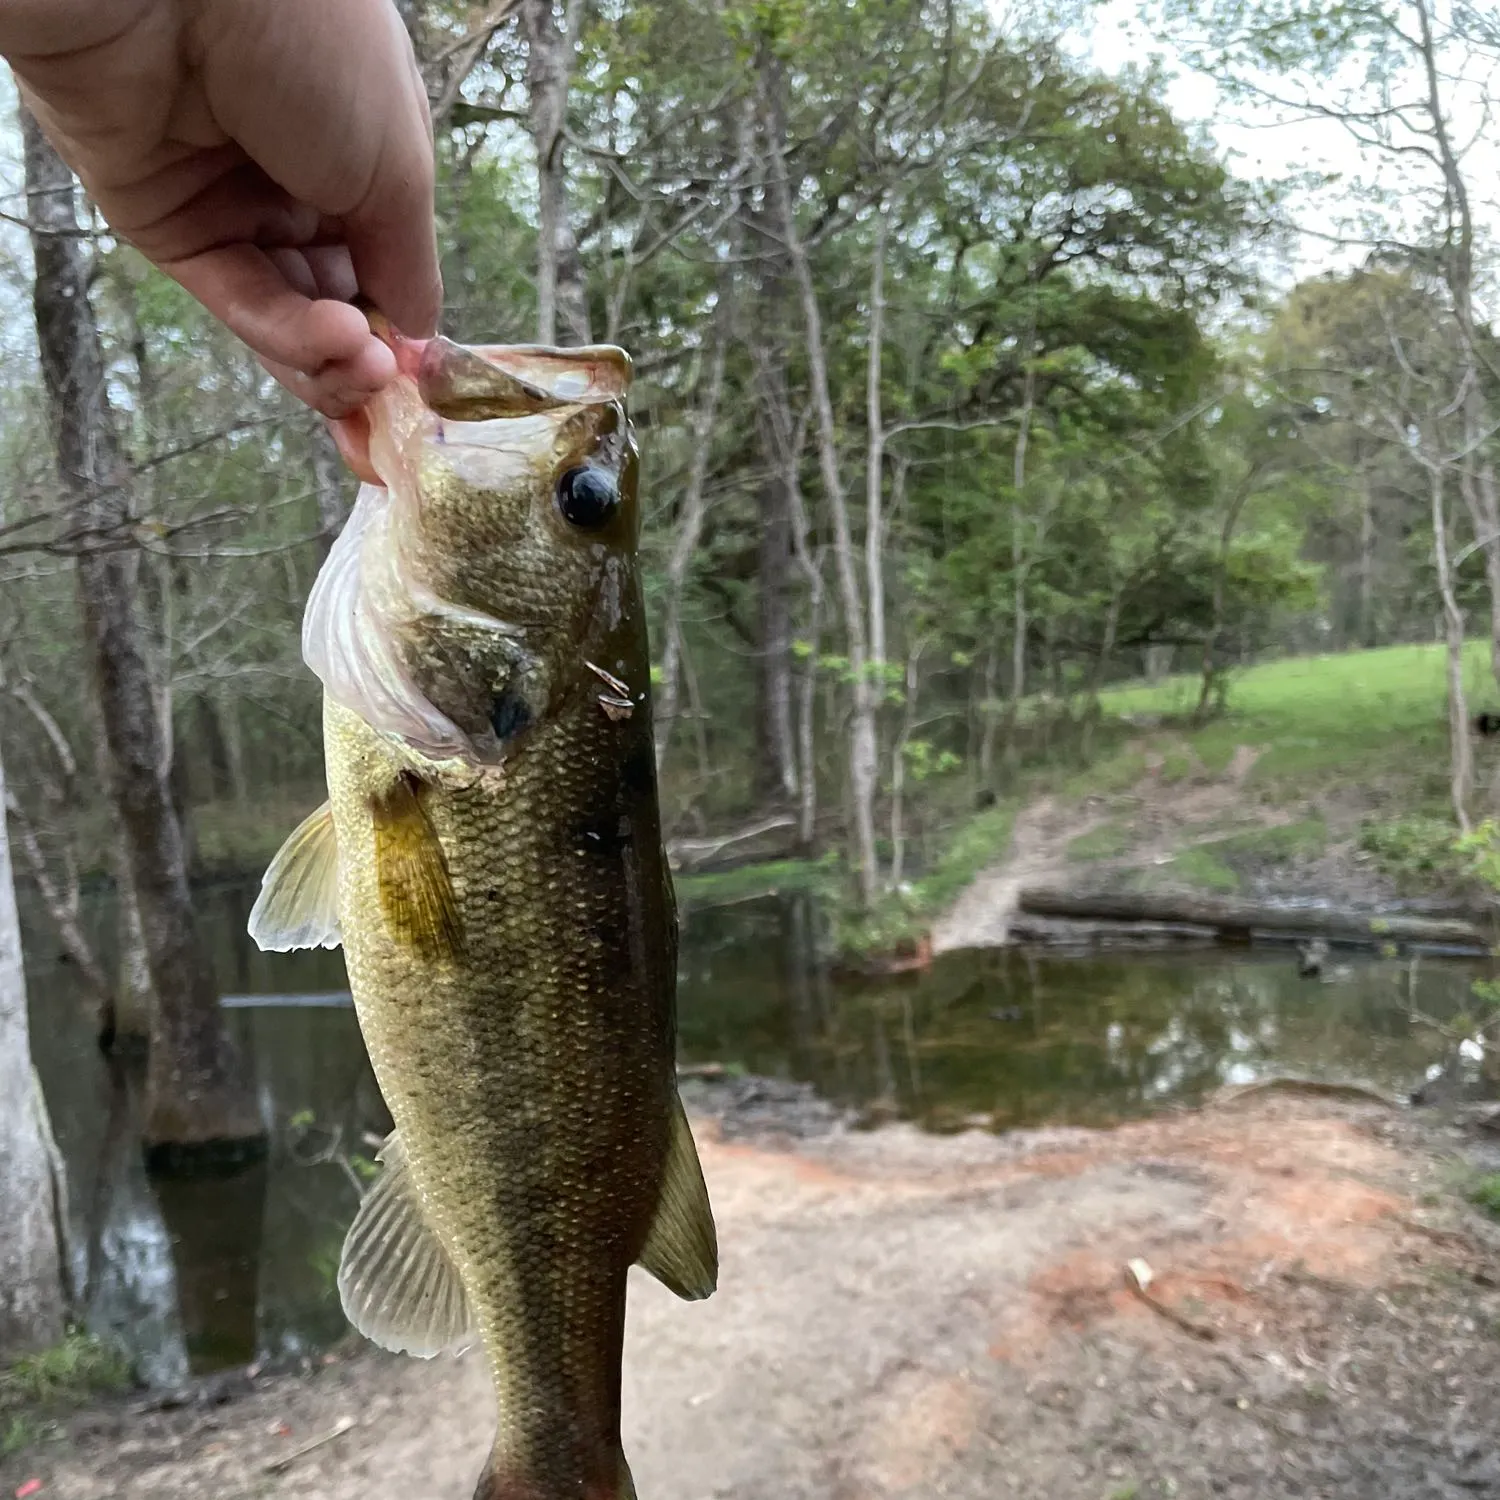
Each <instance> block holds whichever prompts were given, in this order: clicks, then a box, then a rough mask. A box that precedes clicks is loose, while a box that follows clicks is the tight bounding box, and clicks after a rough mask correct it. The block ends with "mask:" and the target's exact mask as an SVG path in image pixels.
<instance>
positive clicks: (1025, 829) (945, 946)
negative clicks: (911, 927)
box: [932, 797, 1103, 953]
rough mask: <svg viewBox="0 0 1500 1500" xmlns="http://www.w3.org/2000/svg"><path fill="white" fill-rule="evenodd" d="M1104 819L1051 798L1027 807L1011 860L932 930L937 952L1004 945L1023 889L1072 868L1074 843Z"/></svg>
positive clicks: (984, 876)
mask: <svg viewBox="0 0 1500 1500" xmlns="http://www.w3.org/2000/svg"><path fill="white" fill-rule="evenodd" d="M1102 821H1103V815H1102V813H1087V812H1085V813H1079V812H1068V811H1065V810H1062V809H1059V807H1058V806H1057V804H1056V802H1055V801H1054V800H1053V799H1052V798H1051V797H1043V798H1041V799H1040V800H1039V801H1037V802H1033V803H1031V804H1030V805H1029V806H1027V807H1024V808H1022V810H1021V811H1020V813H1018V814H1017V816H1016V825H1015V828H1014V829H1013V830H1012V832H1011V838H1010V848H1009V850H1008V851H1007V852H1006V856H1005V858H1004V859H1003V860H1001V861H1000V862H999V863H998V864H994V865H991V866H990V867H989V868H988V869H987V870H983V871H981V872H980V874H979V876H978V878H977V879H976V880H975V881H974V882H973V884H972V885H970V886H969V887H968V889H967V890H965V891H964V893H963V894H962V895H961V896H960V897H959V898H958V900H957V901H955V902H954V903H953V905H952V906H951V907H950V908H949V909H948V910H947V911H946V912H944V913H943V915H942V916H941V917H940V918H939V919H938V921H937V923H936V924H935V925H934V927H933V929H932V951H933V952H934V953H946V952H948V951H949V950H950V949H952V948H998V947H1000V946H1002V945H1003V944H1004V942H1005V940H1006V937H1007V936H1008V934H1009V931H1010V922H1011V918H1012V917H1014V916H1015V914H1016V898H1017V897H1018V895H1019V894H1020V891H1021V887H1022V886H1024V885H1027V884H1028V883H1029V884H1034V885H1035V884H1040V883H1042V882H1043V881H1046V880H1049V879H1051V878H1053V877H1054V876H1056V875H1058V874H1059V873H1060V872H1061V871H1062V870H1063V869H1064V868H1065V867H1066V864H1067V848H1068V845H1069V844H1070V843H1071V842H1072V841H1073V840H1074V839H1076V838H1078V837H1079V836H1080V835H1082V834H1085V833H1088V832H1089V831H1090V830H1091V829H1093V828H1096V827H1098V825H1099V824H1100V823H1101V822H1102Z"/></svg>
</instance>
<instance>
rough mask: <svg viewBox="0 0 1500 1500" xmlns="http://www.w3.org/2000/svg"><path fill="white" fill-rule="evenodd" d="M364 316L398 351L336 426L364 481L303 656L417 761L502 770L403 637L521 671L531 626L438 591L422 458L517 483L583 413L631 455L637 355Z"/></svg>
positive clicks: (333, 554)
mask: <svg viewBox="0 0 1500 1500" xmlns="http://www.w3.org/2000/svg"><path fill="white" fill-rule="evenodd" d="M369 316H370V321H371V326H372V328H374V330H375V331H376V332H377V333H379V334H380V335H381V337H382V338H384V339H385V341H386V342H387V343H388V344H389V345H390V347H391V349H392V351H393V352H394V353H395V355H396V363H397V369H398V375H397V378H396V380H395V381H394V382H393V383H392V384H391V386H389V387H387V389H386V390H384V391H382V392H381V393H380V394H379V395H377V396H376V397H375V398H374V399H373V400H372V401H371V402H370V403H369V405H368V406H367V407H366V408H365V409H364V410H362V411H361V412H359V413H357V414H355V415H354V416H353V417H350V418H345V419H344V420H342V421H340V422H337V423H335V424H334V428H333V430H334V435H335V439H336V441H337V443H338V446H339V450H340V452H341V453H342V455H343V457H344V459H345V461H346V462H347V463H348V465H349V467H350V468H351V469H352V470H353V471H354V473H355V474H356V475H358V476H359V477H360V479H361V480H362V481H363V483H362V484H361V487H360V491H359V495H358V498H357V500H356V502H355V505H354V508H353V510H352V512H351V514H350V517H349V520H348V522H347V524H346V525H345V527H344V529H343V531H342V532H341V533H340V534H339V536H338V538H337V540H336V541H335V542H334V545H333V547H332V549H331V550H330V552H329V555H328V557H327V559H326V560H325V562H324V564H323V567H322V569H321V571H320V572H319V574H318V577H317V579H316V581H315V582H314V585H313V588H312V591H311V593H310V594H309V597H308V603H307V609H306V612H305V614H304V616H303V624H302V653H303V658H304V660H305V661H306V663H307V665H308V666H309V667H310V668H311V669H312V671H313V673H314V674H315V675H316V676H317V677H318V679H319V681H320V682H321V683H322V684H323V689H324V691H325V693H326V694H327V696H328V698H329V699H330V700H331V701H333V702H334V703H337V704H338V705H339V706H340V707H342V708H346V709H348V710H349V711H350V712H351V713H354V714H357V715H358V716H359V717H360V718H361V719H363V720H364V722H365V723H366V724H368V725H369V726H370V727H371V728H373V729H375V730H377V731H379V732H380V733H382V734H385V735H389V736H390V737H392V738H393V739H395V740H397V741H399V742H400V743H401V744H402V745H404V746H405V747H406V748H407V749H408V750H410V751H411V752H413V753H414V754H416V755H418V756H420V757H422V758H423V759H425V760H428V761H433V762H440V763H441V762H451V761H455V760H456V761H464V762H467V763H469V764H471V765H476V766H485V765H494V764H497V763H498V762H499V761H500V759H502V758H503V757H502V746H501V745H500V744H499V743H498V742H497V740H496V737H495V736H494V735H493V734H491V733H488V732H483V731H481V732H477V733H476V732H475V731H474V730H473V729H472V728H467V727H465V726H463V725H461V724H460V723H459V722H458V721H457V720H456V719H455V717H454V715H453V713H450V712H445V711H444V709H443V708H441V707H439V706H438V704H437V703H436V702H434V701H433V696H434V695H433V694H432V693H431V692H430V691H426V690H424V688H423V686H422V684H421V683H420V682H419V681H418V676H417V674H416V672H415V671H414V670H413V667H412V664H411V660H410V654H409V652H407V651H406V650H404V649H403V642H404V641H410V640H411V639H412V638H413V637H414V636H415V635H417V634H419V633H425V634H426V635H428V636H433V635H437V634H441V633H444V632H446V633H447V634H449V635H450V636H453V637H462V638H463V639H465V640H466V641H468V642H470V643H475V642H477V643H480V645H479V647H478V650H479V652H480V654H488V655H491V656H496V657H503V658H504V659H505V660H506V661H507V662H508V664H509V666H510V668H511V670H512V671H514V672H516V673H525V672H527V671H528V670H530V669H531V667H532V666H534V661H533V660H532V659H531V658H530V654H529V651H528V647H527V644H526V642H527V636H528V633H529V632H531V631H532V630H533V629H534V628H535V627H534V624H533V623H530V622H525V621H518V620H516V619H501V618H499V617H497V616H495V615H493V614H490V613H487V612H485V611H484V610H482V609H478V608H474V607H472V606H471V605H469V604H465V603H459V602H456V601H455V600H453V599H452V598H449V597H446V596H445V594H444V592H443V591H442V589H441V588H440V587H437V586H435V585H434V583H433V582H432V580H431V579H430V577H429V576H428V574H427V572H426V570H425V569H424V567H423V564H422V561H421V558H422V556H423V547H422V545H421V541H420V531H421V515H422V495H421V487H420V484H419V478H418V467H419V462H420V459H419V457H417V456H414V455H420V454H421V453H422V452H424V451H425V452H426V453H427V454H429V455H431V454H432V453H434V452H436V451H439V450H440V451H441V452H442V453H443V455H444V459H443V462H444V466H445V467H446V468H448V469H449V470H451V472H452V473H453V474H454V475H455V476H457V477H459V478H461V479H463V480H464V481H466V482H468V483H470V484H472V485H473V486H475V487H476V488H478V489H485V488H488V487H489V486H490V484H491V483H493V484H495V486H496V487H497V488H499V487H502V486H503V485H504V484H505V483H514V482H515V481H514V475H515V474H516V473H517V472H518V471H519V470H520V469H521V468H523V467H524V465H525V464H526V462H527V461H528V459H529V456H530V455H532V454H535V453H538V452H541V451H545V449H546V447H547V446H548V445H549V444H550V442H551V441H552V438H553V435H554V434H555V433H556V432H557V431H558V427H559V423H560V422H561V421H564V420H566V419H567V414H569V413H579V412H581V411H583V410H585V409H587V408H595V409H598V408H613V409H614V411H615V412H617V413H618V415H617V416H615V415H611V414H610V413H609V412H603V413H601V414H600V416H599V417H598V418H597V419H596V420H597V425H598V426H599V428H600V431H601V434H602V436H603V441H604V443H605V444H606V445H607V446H608V448H609V449H610V451H611V452H612V453H613V451H614V450H616V449H620V450H621V451H623V448H624V446H627V445H628V443H629V436H628V430H629V424H628V421H627V420H626V419H625V416H624V397H625V393H626V391H627V390H628V388H629V383H630V374H631V366H630V359H629V356H628V355H626V354H625V352H624V351H623V350H620V349H616V348H614V347H613V346H607V345H600V346H596V347H592V348H587V349H576V350H574V349H569V350H563V349H552V348H546V347H542V346H536V345H485V346H478V347H468V346H465V345H461V344H456V343H454V342H452V341H451V340H449V339H446V338H441V337H439V338H431V339H407V338H405V337H403V336H402V335H400V334H398V333H396V332H395V331H394V330H392V329H391V328H390V327H389V325H388V324H387V323H386V322H385V321H384V320H383V319H382V318H380V317H379V315H378V314H373V313H372V314H370V315H369ZM616 457H618V455H616ZM486 641H488V642H489V643H490V644H489V646H488V647H486V646H484V645H483V643H484V642H486ZM437 696H439V697H441V694H438V695H437Z"/></svg>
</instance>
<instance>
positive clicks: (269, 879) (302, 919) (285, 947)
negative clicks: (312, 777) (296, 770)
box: [248, 802, 340, 953]
mask: <svg viewBox="0 0 1500 1500" xmlns="http://www.w3.org/2000/svg"><path fill="white" fill-rule="evenodd" d="M248 927H249V932H250V936H251V937H252V938H253V939H254V940H255V944H256V946H257V947H259V948H261V949H262V950H263V951H265V952H268V953H286V952H289V951H290V950H291V949H293V948H337V947H338V945H339V942H340V934H339V848H338V840H337V839H336V838H335V837H334V832H333V810H332V808H330V807H329V805H328V803H326V802H325V803H324V804H323V805H322V807H320V808H319V809H318V810H317V811H316V812H315V813H312V814H310V815H309V816H308V817H306V818H304V819H303V820H302V821H301V822H300V823H299V824H298V825H297V826H296V828H294V829H293V830H292V832H291V834H290V836H289V837H288V838H287V841H286V842H285V843H284V844H283V845H282V846H281V848H280V849H279V850H277V852H276V857H275V858H274V859H273V860H272V861H271V863H270V864H269V865H268V866H267V867H266V873H265V875H264V876H263V877H262V879H261V883H260V895H259V896H257V897H256V898H255V905H254V906H253V907H252V908H251V910H250V921H249V923H248Z"/></svg>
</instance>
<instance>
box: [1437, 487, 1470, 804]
mask: <svg viewBox="0 0 1500 1500" xmlns="http://www.w3.org/2000/svg"><path fill="white" fill-rule="evenodd" d="M1427 480H1428V486H1429V491H1430V495H1431V500H1432V554H1433V560H1434V562H1435V563H1436V564H1437V583H1438V596H1439V598H1440V599H1441V600H1442V603H1443V634H1444V636H1445V639H1446V643H1447V667H1448V752H1449V780H1448V786H1449V792H1450V793H1451V795H1452V798H1453V817H1454V820H1455V821H1456V822H1457V823H1458V826H1459V828H1460V829H1461V830H1462V831H1463V832H1464V833H1468V832H1469V829H1470V826H1471V825H1470V821H1469V804H1470V802H1471V801H1472V799H1473V794H1474V761H1473V756H1472V754H1471V752H1470V749H1469V707H1468V704H1467V702H1466V701H1465V698H1464V616H1463V611H1462V610H1461V609H1460V608H1459V607H1458V599H1457V597H1456V596H1455V595H1454V592H1453V574H1452V569H1451V567H1450V566H1449V560H1448V521H1447V517H1446V516H1445V514H1444V508H1443V500H1444V496H1443V470H1442V466H1441V464H1439V463H1431V464H1429V465H1428V468H1427Z"/></svg>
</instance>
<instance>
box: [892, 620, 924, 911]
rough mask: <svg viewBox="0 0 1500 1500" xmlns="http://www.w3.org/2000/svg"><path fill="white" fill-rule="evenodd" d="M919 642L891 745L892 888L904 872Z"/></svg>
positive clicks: (908, 663) (912, 653) (910, 654)
mask: <svg viewBox="0 0 1500 1500" xmlns="http://www.w3.org/2000/svg"><path fill="white" fill-rule="evenodd" d="M922 644H923V643H922V642H920V641H919V642H918V643H917V644H916V645H915V646H913V647H912V648H911V649H910V651H908V653H907V657H906V703H905V705H904V706H903V708H902V711H901V729H900V731H899V732H898V733H897V735H896V743H895V744H894V745H893V746H892V747H891V878H890V886H891V889H892V890H895V889H896V888H897V887H898V886H899V885H900V884H901V881H902V878H903V876H904V875H905V866H906V747H907V745H909V744H910V743H911V737H912V731H913V730H914V729H915V728H916V723H917V688H918V686H919V685H920V682H921V679H920V678H919V676H918V675H917V669H918V666H919V665H920V663H921V659H922Z"/></svg>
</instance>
